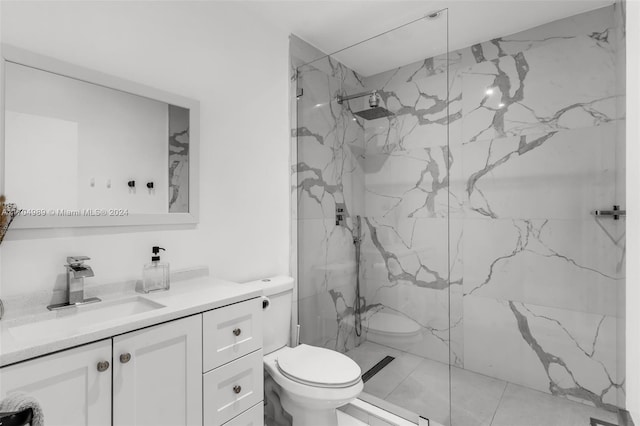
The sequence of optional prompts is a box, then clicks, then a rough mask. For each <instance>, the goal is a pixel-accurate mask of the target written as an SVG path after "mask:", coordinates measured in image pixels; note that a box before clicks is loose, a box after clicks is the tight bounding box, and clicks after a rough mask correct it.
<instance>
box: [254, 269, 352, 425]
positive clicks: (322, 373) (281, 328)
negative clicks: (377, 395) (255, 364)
mask: <svg viewBox="0 0 640 426" xmlns="http://www.w3.org/2000/svg"><path fill="white" fill-rule="evenodd" d="M251 284H254V285H257V286H259V287H260V288H262V291H263V294H264V296H265V303H263V306H264V307H265V311H264V318H263V337H264V339H263V340H264V343H263V346H264V353H265V354H266V355H264V358H263V362H264V369H265V370H266V372H267V373H268V376H269V377H270V378H271V379H272V380H273V381H274V382H275V383H276V384H277V386H269V388H270V389H272V392H274V393H275V394H276V395H277V397H278V399H279V403H280V404H281V405H282V408H283V409H284V410H285V411H286V412H287V413H288V414H289V415H290V416H291V418H292V422H293V426H318V425H322V426H337V424H338V416H337V412H336V409H337V408H338V407H341V406H342V405H345V404H348V403H349V402H351V401H353V400H354V399H356V398H357V397H358V395H359V394H360V392H362V389H363V388H364V384H363V382H362V378H361V374H362V371H361V370H360V367H359V366H358V364H356V362H355V361H353V360H352V359H351V358H349V357H348V356H346V355H344V354H341V353H339V352H336V351H333V350H331V349H326V348H320V347H316V346H310V345H305V344H301V345H297V346H295V347H290V346H289V335H290V329H291V302H292V297H293V279H292V278H290V277H275V278H269V279H267V280H261V281H254V282H252V283H251ZM265 388H266V386H265ZM267 403H268V402H267Z"/></svg>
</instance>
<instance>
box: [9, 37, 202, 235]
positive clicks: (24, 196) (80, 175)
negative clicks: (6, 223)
mask: <svg viewBox="0 0 640 426" xmlns="http://www.w3.org/2000/svg"><path fill="white" fill-rule="evenodd" d="M2 49H3V55H4V62H3V66H4V70H3V71H4V72H3V74H4V80H5V81H4V87H5V90H4V124H5V125H4V128H5V131H4V164H5V167H4V170H5V172H4V181H3V184H4V189H3V192H4V193H5V194H6V196H7V199H8V201H9V202H11V203H15V204H17V206H18V208H19V209H21V213H20V215H19V216H18V217H17V218H16V220H15V222H14V225H13V227H16V228H37V227H58V226H62V227H74V226H105V225H147V224H154V225H157V224H180V223H196V222H197V179H195V177H196V176H197V174H196V172H197V170H196V169H197V164H196V161H195V159H196V158H197V157H196V155H197V154H196V152H197V147H198V146H197V143H198V103H197V102H196V101H193V100H190V99H186V98H182V97H180V96H177V95H173V94H169V93H166V92H163V91H160V90H157V89H153V88H149V87H147V86H143V85H139V84H137V83H133V82H129V81H126V80H121V79H118V78H115V77H112V76H108V75H106V74H102V73H99V72H95V71H91V70H87V69H84V68H80V67H77V66H74V65H71V64H67V63H63V62H60V61H57V60H54V59H51V58H45V57H41V56H38V55H34V54H31V53H29V52H25V51H22V50H19V49H15V48H13V47H8V46H6V45H5V46H3V47H2Z"/></svg>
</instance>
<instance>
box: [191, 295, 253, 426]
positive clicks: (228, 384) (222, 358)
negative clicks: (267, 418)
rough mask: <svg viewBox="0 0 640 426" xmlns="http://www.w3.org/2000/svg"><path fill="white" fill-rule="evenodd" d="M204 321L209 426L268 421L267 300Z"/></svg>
mask: <svg viewBox="0 0 640 426" xmlns="http://www.w3.org/2000/svg"><path fill="white" fill-rule="evenodd" d="M202 321H203V328H202V331H203V348H204V359H203V363H202V365H203V389H204V390H203V397H204V419H203V420H204V425H205V426H219V425H222V424H225V426H228V425H234V426H249V425H259V424H262V413H263V403H262V401H263V396H264V391H263V387H264V373H263V361H262V329H263V324H262V300H261V299H260V298H257V299H251V300H248V301H246V302H241V303H236V304H233V305H229V306H225V307H222V308H220V309H215V310H213V311H209V312H205V313H204V314H203V315H202ZM256 419H257V420H256ZM226 422H228V423H226Z"/></svg>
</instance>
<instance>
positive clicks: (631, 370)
mask: <svg viewBox="0 0 640 426" xmlns="http://www.w3.org/2000/svg"><path fill="white" fill-rule="evenodd" d="M639 51H640V1H638V0H630V1H627V117H628V120H627V188H628V190H627V210H628V211H629V215H628V216H627V259H628V261H627V290H626V305H627V307H626V313H627V319H626V325H627V328H626V352H627V356H626V359H627V376H626V388H627V389H626V391H627V410H629V412H630V413H631V415H632V417H633V420H634V422H635V424H640V309H639V307H638V302H640V264H639V263H638V258H639V257H640V192H639V189H640V167H638V164H640V146H639V145H638V142H639V141H640V120H638V117H640V78H639V77H638V76H640V58H639V57H638V52H639Z"/></svg>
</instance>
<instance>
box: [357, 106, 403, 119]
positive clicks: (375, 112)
mask: <svg viewBox="0 0 640 426" xmlns="http://www.w3.org/2000/svg"><path fill="white" fill-rule="evenodd" d="M354 114H355V115H357V116H358V117H362V118H364V119H365V120H375V119H376V118H382V117H392V116H393V115H395V114H394V113H392V112H391V111H389V110H388V109H386V108H382V107H379V106H377V107H373V108H371V109H365V110H364V111H357V112H354Z"/></svg>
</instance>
